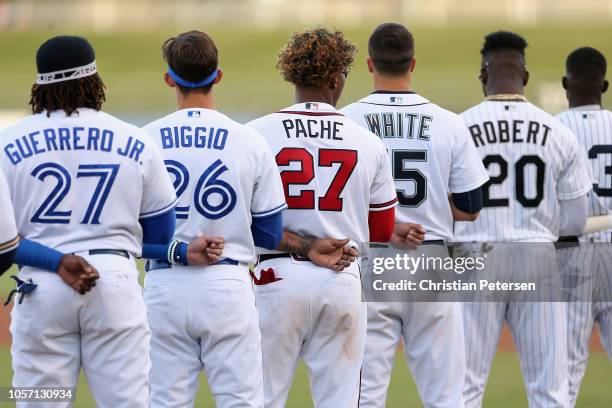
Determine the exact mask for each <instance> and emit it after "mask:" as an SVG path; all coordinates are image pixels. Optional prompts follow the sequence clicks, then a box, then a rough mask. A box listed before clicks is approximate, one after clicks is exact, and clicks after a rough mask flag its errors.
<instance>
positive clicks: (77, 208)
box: [0, 108, 176, 256]
mask: <svg viewBox="0 0 612 408" xmlns="http://www.w3.org/2000/svg"><path fill="white" fill-rule="evenodd" d="M0 148H1V149H2V150H1V153H0V169H1V170H2V171H4V173H5V175H6V178H7V180H8V184H9V190H10V192H11V196H12V198H13V202H14V203H19V205H17V206H16V207H15V218H16V221H17V229H18V231H19V234H20V235H21V236H23V237H24V238H27V239H31V240H34V241H37V242H39V243H41V244H43V245H47V246H49V247H51V248H54V249H57V250H58V251H61V252H64V253H70V252H78V251H85V250H91V249H118V250H125V251H128V252H130V253H132V254H134V255H135V256H139V255H140V253H141V251H142V228H141V226H140V224H139V222H138V220H139V219H144V218H150V217H154V216H157V215H160V214H163V213H165V212H167V211H169V210H171V209H172V207H173V206H174V205H175V204H176V195H175V193H174V189H173V188H172V182H171V180H170V177H169V176H168V173H167V172H166V169H165V167H164V163H163V160H162V157H161V153H160V151H159V149H158V147H157V146H156V145H155V143H154V142H153V140H151V138H150V137H149V136H148V135H147V134H145V133H144V132H143V131H142V130H140V129H139V128H138V127H136V126H132V125H130V124H128V123H125V122H123V121H121V120H119V119H117V118H115V117H113V116H111V115H108V114H106V113H103V112H97V111H95V110H93V109H85V108H81V109H79V110H78V112H75V113H73V114H72V115H71V116H67V115H66V114H65V113H64V111H54V112H51V113H50V116H49V117H47V113H46V112H43V113H39V114H35V115H31V116H28V117H26V118H24V119H23V120H21V121H20V122H18V123H16V124H15V125H13V126H11V127H8V128H6V129H4V130H3V131H2V132H1V133H0Z"/></svg>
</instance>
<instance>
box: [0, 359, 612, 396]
mask: <svg viewBox="0 0 612 408" xmlns="http://www.w3.org/2000/svg"><path fill="white" fill-rule="evenodd" d="M0 364H1V365H2V367H5V368H4V369H2V370H0V387H4V386H8V385H9V384H10V381H11V371H10V369H9V367H10V352H9V349H8V347H3V348H0ZM611 374H612V372H611V367H610V362H609V361H608V360H607V358H606V357H605V356H604V355H603V354H602V353H597V354H595V355H593V356H592V357H591V360H590V362H589V369H588V371H587V374H586V377H585V379H584V382H583V385H582V390H581V394H580V398H579V399H578V404H577V407H578V408H605V407H609V406H610V401H612V390H610V386H609V380H610V375H611ZM4 406H7V407H8V406H10V404H8V403H4V404H3V403H0V407H4ZM75 406H76V407H78V408H86V407H87V408H89V407H94V406H95V405H94V404H93V400H92V399H91V395H90V394H89V391H88V389H87V384H86V382H85V378H84V377H83V376H81V380H80V382H79V388H78V390H77V399H76V402H75ZM195 406H197V407H213V406H214V401H213V399H212V397H211V395H210V392H209V391H208V386H207V384H206V379H205V378H204V376H202V379H201V381H200V390H199V393H198V396H197V399H196V404H195ZM418 406H421V403H420V400H419V397H418V394H417V392H416V388H415V386H414V382H413V381H412V377H411V376H410V372H409V371H408V368H407V366H406V363H405V361H404V360H403V358H402V357H401V356H400V355H399V354H398V357H397V362H396V365H395V369H394V371H393V377H392V379H391V385H390V387H389V394H388V398H387V407H389V408H401V407H418ZM526 406H527V400H526V398H525V392H524V389H523V383H522V380H521V373H520V369H519V366H518V360H517V358H516V355H515V354H514V353H499V354H498V355H497V357H496V359H495V362H494V363H493V367H492V371H491V376H490V379H489V383H488V385H487V391H486V393H485V401H484V407H485V408H487V407H491V408H518V407H526ZM287 407H289V408H306V407H312V402H311V399H310V390H309V388H308V377H307V372H306V368H305V367H304V365H300V367H299V368H298V372H297V374H296V377H295V379H294V382H293V388H292V389H291V393H290V395H289V400H288V402H287Z"/></svg>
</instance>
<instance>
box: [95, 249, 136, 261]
mask: <svg viewBox="0 0 612 408" xmlns="http://www.w3.org/2000/svg"><path fill="white" fill-rule="evenodd" d="M87 253H88V254H89V255H117V256H122V257H124V258H127V259H130V254H129V252H128V251H124V250H122V249H90V250H89V251H87Z"/></svg>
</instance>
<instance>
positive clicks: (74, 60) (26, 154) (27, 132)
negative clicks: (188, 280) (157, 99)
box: [0, 36, 176, 408]
mask: <svg viewBox="0 0 612 408" xmlns="http://www.w3.org/2000/svg"><path fill="white" fill-rule="evenodd" d="M36 65H37V69H38V75H37V79H36V84H35V85H34V86H33V87H32V95H31V101H30V104H31V105H32V112H33V114H32V115H30V116H28V117H26V118H25V119H23V120H21V121H20V122H18V123H16V124H15V125H13V126H11V127H9V128H7V129H5V130H3V131H2V132H1V133H0V147H1V151H2V154H1V155H0V170H1V171H3V172H4V173H5V175H6V177H7V181H8V185H9V191H10V195H11V197H12V200H13V202H14V203H19V206H16V208H15V217H16V223H17V230H18V232H19V234H20V236H22V237H23V238H24V241H23V242H22V243H21V244H20V246H19V250H18V255H19V253H20V252H22V251H23V252H24V258H28V259H26V260H25V261H24V262H22V260H20V259H17V262H18V263H19V264H25V265H35V266H25V267H23V268H22V269H21V270H20V272H19V281H20V282H22V284H20V285H19V287H18V291H19V292H21V294H20V296H19V297H18V299H19V301H17V302H15V303H16V304H15V306H14V308H13V311H12V314H11V326H10V331H11V335H12V337H13V345H12V348H11V354H12V365H13V371H14V376H13V386H15V387H43V388H44V387H59V386H61V387H75V386H76V384H77V380H78V376H79V371H80V369H81V367H82V368H83V370H84V372H85V376H86V377H87V382H88V385H89V388H90V390H91V392H92V394H93V398H94V400H95V402H96V406H98V407H109V408H110V407H113V408H116V407H126V408H127V407H129V408H134V407H148V405H149V371H150V366H151V364H150V358H149V340H150V332H149V328H148V325H147V320H146V308H145V303H144V299H143V297H142V291H141V288H140V285H139V284H138V270H137V269H136V264H135V257H136V256H139V255H140V253H141V245H142V243H143V242H144V243H148V244H167V243H168V242H169V241H170V239H171V238H172V234H173V232H174V220H175V214H174V206H175V204H176V194H175V192H174V189H173V186H172V182H171V180H170V177H169V176H168V173H167V172H166V169H165V166H164V163H163V160H162V158H161V154H160V152H159V149H158V148H157V146H155V144H154V143H153V141H152V140H151V139H150V138H149V137H148V136H147V135H146V134H145V133H144V132H143V131H141V130H140V129H138V128H137V127H134V126H131V125H129V124H127V123H125V122H122V121H120V120H118V119H116V118H114V117H112V116H110V115H107V114H105V113H102V112H100V109H101V106H102V103H103V102H104V99H105V96H104V84H103V83H102V80H101V78H100V76H99V75H98V73H97V68H96V60H95V54H94V50H93V48H92V47H91V45H90V44H89V42H87V40H85V39H84V38H82V37H70V36H60V37H54V38H51V39H50V40H48V41H46V42H45V43H44V44H42V45H41V47H40V48H39V49H38V51H37V53H36ZM70 254H75V255H70ZM81 257H82V258H81ZM22 259H23V258H22ZM85 260H86V261H85ZM75 264H76V265H77V267H78V266H80V269H81V270H82V271H81V273H80V274H78V271H77V273H76V274H75V273H72V274H71V273H70V272H71V270H70V268H69V267H71V266H72V267H73V268H72V269H73V270H74V269H79V268H77V267H75ZM50 272H57V274H56V273H50ZM98 273H99V279H98V280H97V285H96V286H95V288H94V289H93V290H91V291H89V292H88V293H87V294H85V295H83V296H79V295H78V294H76V293H75V292H74V291H73V289H76V290H78V291H79V292H81V293H84V292H85V291H86V289H91V286H93V284H94V283H95V282H96V281H95V278H97V274H98ZM81 275H83V276H84V278H82V277H81V278H79V277H80V276H81ZM90 275H91V276H90ZM74 276H76V278H77V279H76V280H75V279H73V280H70V279H68V278H67V277H74ZM92 282H93V283H92ZM66 283H68V284H69V285H70V286H71V287H69V286H68V285H66ZM25 293H27V295H25V296H24V294H25ZM35 404H36V403H34V402H20V403H18V404H17V406H24V407H25V406H31V405H35ZM55 405H57V406H70V405H71V403H70V402H61V403H59V402H58V403H57V404H55Z"/></svg>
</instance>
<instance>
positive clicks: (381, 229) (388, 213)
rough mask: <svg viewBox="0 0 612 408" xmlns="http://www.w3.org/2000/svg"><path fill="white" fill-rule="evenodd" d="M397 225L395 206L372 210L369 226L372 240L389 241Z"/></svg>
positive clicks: (369, 215)
mask: <svg viewBox="0 0 612 408" xmlns="http://www.w3.org/2000/svg"><path fill="white" fill-rule="evenodd" d="M394 226H395V207H391V208H388V209H386V210H383V211H370V212H369V214H368V227H369V229H370V242H388V241H389V240H390V239H391V234H393V227H394Z"/></svg>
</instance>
